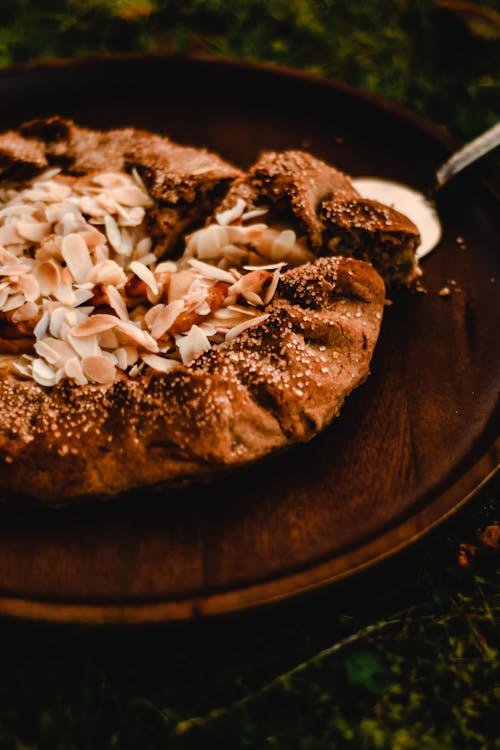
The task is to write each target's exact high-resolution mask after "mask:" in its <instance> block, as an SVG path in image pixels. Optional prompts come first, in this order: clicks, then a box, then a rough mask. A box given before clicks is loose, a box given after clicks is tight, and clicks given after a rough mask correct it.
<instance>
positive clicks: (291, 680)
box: [0, 0, 500, 750]
mask: <svg viewBox="0 0 500 750" xmlns="http://www.w3.org/2000/svg"><path fill="white" fill-rule="evenodd" d="M479 5H480V6H481V7H484V8H487V7H489V8H492V9H494V10H495V9H496V10H497V11H500V4H499V3H498V2H494V1H490V2H481V3H479ZM488 18H489V19H490V20H489V21H488ZM486 26H487V29H486V31H485V28H484V27H483V28H482V30H481V28H479V29H478V28H476V29H475V33H474V34H473V33H471V32H470V31H467V30H466V29H465V27H464V26H462V25H461V24H460V23H459V22H458V21H456V19H454V18H452V17H451V16H449V15H446V14H445V13H443V12H437V11H436V9H435V7H434V3H432V2H430V0H429V2H426V1H424V0H392V1H391V2H389V0H379V1H377V0H335V1H334V0H317V1H316V2H313V0H286V1H285V0H268V1H267V2H264V0H246V1H245V2H235V3H229V2H223V0H207V1H206V2H203V1H202V0H190V1H189V2H181V1H180V0H174V1H172V2H162V1H161V0H116V1H112V0H87V1H85V0H69V1H67V0H43V1H42V0H2V2H1V3H0V64H2V65H4V66H6V65H10V64H13V63H20V62H25V61H31V60H37V59H43V58H47V57H54V56H55V57H61V56H62V57H65V56H73V55H80V54H89V53H100V52H108V51H111V52H127V51H136V52H137V51H146V52H147V51H153V52H158V51H163V52H209V53H213V54H221V55H227V56H230V57H239V58H245V59H258V60H267V61H271V62H276V63H280V64H286V65H292V66H294V67H299V68H303V69H307V70H313V71H317V72H319V73H322V74H327V75H332V76H335V77H337V78H340V79H343V80H345V81H347V82H349V83H351V84H354V85H356V86H360V87H363V88H366V89H369V90H371V91H374V92H377V93H381V94H384V95H385V96H389V97H392V98H394V99H397V100H398V101H400V102H402V103H404V104H406V105H407V106H409V107H410V108H411V109H413V110H415V111H417V112H420V113H421V114H424V115H425V116H427V117H430V118H431V119H433V120H436V121H438V122H441V123H443V124H444V125H446V126H447V127H448V128H449V129H450V130H451V131H452V132H454V133H455V134H456V135H458V136H462V137H464V138H467V137H470V136H472V135H474V134H476V133H477V132H479V131H481V130H482V129H484V128H486V127H487V126H488V125H490V124H492V122H494V121H495V120H496V119H498V116H499V114H500V42H499V38H498V37H499V36H500V34H498V36H495V34H496V31H495V23H494V20H491V18H490V17H489V16H488V17H487V20H486ZM499 519H500V485H499V483H498V482H497V483H496V484H494V485H491V487H490V489H488V490H487V491H486V492H485V493H484V492H483V494H482V495H481V496H479V497H478V498H476V500H475V501H473V502H472V503H471V504H470V506H469V507H468V508H466V509H465V510H464V511H462V512H461V513H460V515H459V516H458V517H457V518H456V519H455V520H454V521H452V522H449V523H448V524H447V525H446V526H445V527H444V528H441V529H438V530H437V531H436V532H434V533H433V534H432V535H431V537H430V538H427V539H425V540H424V541H422V542H420V543H419V545H418V546H417V547H416V548H415V549H413V550H410V551H408V552H406V553H404V554H402V555H399V556H398V557H397V559H396V560H394V561H389V562H388V563H386V564H384V565H383V566H382V567H380V568H377V569H375V570H373V571H371V572H369V573H366V574H364V575H363V576H361V577H358V578H356V579H353V580H352V581H347V582H345V583H344V584H341V585H338V586H336V587H334V588H332V589H329V590H326V591H323V592H320V593H318V594H315V595H311V596H309V597H307V598H305V599H301V600H299V601H293V602H289V603H285V604H281V605H279V606H276V607H275V608H272V609H265V610H262V611H258V612H253V613H247V614H244V615H241V616H238V617H231V618H226V619H220V620H215V621H210V622H205V623H198V624H192V625H188V626H173V627H172V626H170V627H155V628H136V629H130V630H127V629H125V630H123V629H103V630H87V629H85V628H80V627H60V626H58V627H55V626H41V625H36V624H28V623H14V622H9V621H4V622H2V623H1V624H0V637H1V645H0V750H100V749H101V748H103V749H107V748H110V749H111V748H117V749H118V750H128V749H129V748H130V749H135V748H137V749H142V748H144V750H156V748H158V750H159V749H160V748H161V749H162V750H163V749H164V748H174V750H176V748H179V749H180V750H183V749H184V748H209V747H216V748H218V749H223V748H230V749H231V750H237V749H238V748H256V749H260V748H279V749H280V750H294V749H295V748H297V749H299V748H300V750H330V749H332V750H333V749H336V748H338V749H339V750H346V749H347V750H349V749H350V748H352V749H353V750H378V749H383V750H385V748H390V749H391V750H457V748H466V750H475V749H476V748H477V750H484V749H486V748H488V750H489V749H490V748H493V749H495V748H500V731H499V730H500V726H499V716H500V711H499V708H500V670H499V665H500V659H499V654H498V651H499V647H500V639H499V623H500V574H499V571H498V569H499V564H498V563H499V552H498V551H495V550H493V549H490V548H488V547H486V546H485V545H484V544H482V543H481V542H480V541H479V540H478V538H477V535H476V529H477V528H483V527H484V526H486V525H487V524H488V523H490V522H493V521H495V520H499ZM461 543H467V544H470V545H472V546H473V547H474V549H475V550H476V555H475V557H474V559H473V560H472V562H471V564H470V565H468V566H466V567H463V566H461V565H460V564H459V562H458V557H459V549H460V544H461Z"/></svg>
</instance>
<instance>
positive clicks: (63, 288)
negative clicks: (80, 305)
mask: <svg viewBox="0 0 500 750" xmlns="http://www.w3.org/2000/svg"><path fill="white" fill-rule="evenodd" d="M53 294H54V297H55V298H56V299H57V300H58V301H59V302H61V303H62V304H63V305H69V306H71V307H72V306H73V305H76V297H75V293H74V291H73V287H72V285H71V282H66V283H63V282H61V283H59V284H58V286H57V287H56V288H55V289H54V291H53Z"/></svg>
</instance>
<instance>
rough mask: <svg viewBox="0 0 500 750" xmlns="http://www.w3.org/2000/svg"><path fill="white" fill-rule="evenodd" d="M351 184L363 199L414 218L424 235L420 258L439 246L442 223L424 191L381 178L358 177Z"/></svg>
mask: <svg viewBox="0 0 500 750" xmlns="http://www.w3.org/2000/svg"><path fill="white" fill-rule="evenodd" d="M352 184H353V185H354V187H355V188H356V190H357V191H358V193H359V194H360V195H361V196H362V197H363V198H368V199H369V200H376V201H379V202H380V203H385V204H386V205H387V206H391V207H392V208H395V209H396V211H399V212H400V213H402V214H404V215H405V216H407V217H408V218H409V219H411V220H412V221H413V223H414V224H415V226H416V227H417V229H418V230H419V232H420V236H421V238H422V241H421V243H420V246H419V247H418V249H417V258H418V259H419V260H420V259H421V258H423V257H424V256H425V255H427V254H428V253H430V252H431V250H433V249H434V248H435V247H436V245H437V244H438V242H439V240H440V239H441V235H442V228H441V222H440V221H439V217H438V215H437V212H436V210H435V209H434V207H433V206H432V204H431V203H430V202H429V201H428V200H427V198H426V197H425V195H424V194H423V193H420V192H419V191H418V190H414V189H413V188H410V187H408V186H407V185H403V184H402V183H399V182H392V181H391V180H383V179H380V178H378V177H357V178H356V179H353V180H352Z"/></svg>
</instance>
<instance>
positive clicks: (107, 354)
mask: <svg viewBox="0 0 500 750" xmlns="http://www.w3.org/2000/svg"><path fill="white" fill-rule="evenodd" d="M101 356H102V357H105V358H106V359H108V360H109V361H110V362H111V363H112V364H113V365H115V366H116V365H117V364H118V360H117V359H116V357H115V355H114V354H113V352H105V351H101Z"/></svg>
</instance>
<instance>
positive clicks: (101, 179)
mask: <svg viewBox="0 0 500 750" xmlns="http://www.w3.org/2000/svg"><path fill="white" fill-rule="evenodd" d="M92 182H93V183H94V184H95V185H100V186H101V187H104V188H116V187H122V186H123V185H130V183H131V179H130V177H129V176H128V175H126V174H123V172H99V173H98V174H94V175H92Z"/></svg>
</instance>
